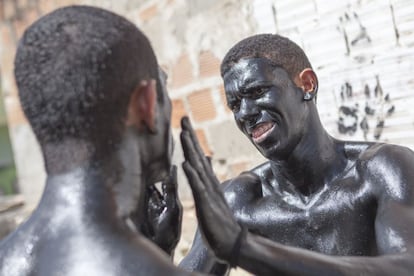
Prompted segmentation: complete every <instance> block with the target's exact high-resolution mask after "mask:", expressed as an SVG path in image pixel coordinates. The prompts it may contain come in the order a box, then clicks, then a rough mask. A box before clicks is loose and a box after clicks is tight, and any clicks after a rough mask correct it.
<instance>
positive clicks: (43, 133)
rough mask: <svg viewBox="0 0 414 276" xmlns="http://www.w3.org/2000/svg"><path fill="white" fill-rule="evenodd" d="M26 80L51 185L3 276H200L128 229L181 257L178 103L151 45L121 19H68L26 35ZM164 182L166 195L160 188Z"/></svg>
mask: <svg viewBox="0 0 414 276" xmlns="http://www.w3.org/2000/svg"><path fill="white" fill-rule="evenodd" d="M15 77H16V81H17V87H18V91H19V97H20V101H21V104H22V107H23V110H24V113H25V115H26V117H27V119H28V120H29V122H30V125H31V126H32V128H33V131H34V133H35V135H36V138H37V140H38V142H39V144H40V147H41V150H42V154H43V157H44V161H45V169H46V173H47V180H46V187H45V190H44V193H43V196H42V198H41V201H40V203H39V205H38V206H37V208H36V209H35V210H34V212H33V214H32V215H31V216H30V217H29V219H28V220H27V221H26V222H24V223H23V224H22V225H21V226H20V227H18V229H17V230H16V231H14V232H13V233H12V234H10V235H9V236H8V237H7V238H5V239H4V240H2V241H1V243H0V275H2V276H23V275H42V276H44V275H82V276H84V275H99V276H103V275H116V276H119V275H187V274H189V273H188V272H185V271H182V270H180V269H178V268H177V267H175V266H174V265H173V264H172V263H171V260H170V259H169V257H168V256H167V254H165V253H164V252H162V251H161V250H160V249H159V248H157V247H156V246H155V245H154V244H152V243H151V242H149V241H148V240H147V239H146V238H145V237H144V236H143V235H141V234H139V233H138V232H136V231H134V230H133V228H132V227H130V226H129V225H130V224H128V223H127V221H128V217H129V216H131V215H132V214H133V221H134V222H135V225H136V226H137V227H138V228H139V229H143V230H144V229H145V234H146V235H147V236H148V237H149V238H151V239H152V240H153V241H155V242H157V243H158V244H159V245H160V247H161V248H162V249H164V251H166V252H167V253H172V251H173V248H174V246H175V245H176V243H177V241H178V238H177V236H174V235H176V234H177V233H178V232H179V231H180V228H179V226H180V222H179V219H180V212H179V207H180V206H179V205H177V204H176V200H175V197H176V195H175V194H176V179H175V178H176V175H175V170H174V168H172V166H171V152H172V146H173V145H172V136H171V133H170V117H171V102H170V99H169V98H168V95H167V94H166V91H165V76H164V74H163V73H162V71H161V70H160V69H159V67H158V64H157V59H156V57H155V55H154V52H153V50H152V47H151V45H150V42H149V41H148V39H147V38H146V37H145V35H144V34H143V33H141V32H140V31H139V30H138V29H137V28H136V27H135V26H134V25H133V24H132V23H130V22H129V21H127V20H126V19H125V18H123V17H120V16H118V15H116V14H113V13H111V12H109V11H105V10H102V9H99V8H94V7H87V6H71V7H65V8H61V9H58V10H56V11H54V12H52V13H50V14H47V15H45V16H43V17H42V18H40V19H39V20H38V21H36V22H35V23H34V24H32V25H31V26H30V27H29V28H28V29H27V30H26V31H25V33H24V35H23V38H22V39H21V41H20V42H19V46H18V49H17V54H16V59H15ZM161 180H165V181H164V193H163V194H161V193H158V192H154V191H155V190H154V189H155V188H154V187H153V186H152V185H153V184H154V183H156V182H158V181H161ZM150 187H152V188H150ZM166 195H169V196H168V197H166V199H165V200H164V199H163V198H162V197H164V196H166ZM168 198H169V199H168ZM164 209H168V210H170V211H171V212H167V213H169V214H173V215H172V217H171V216H167V215H161V213H162V211H163V210H164ZM171 221H175V222H176V221H178V222H179V223H175V230H174V229H173V230H172V231H171V228H170V226H173V228H174V225H171V223H170V222H171ZM166 229H169V230H170V231H166ZM160 232H161V235H160ZM171 235H172V236H171Z"/></svg>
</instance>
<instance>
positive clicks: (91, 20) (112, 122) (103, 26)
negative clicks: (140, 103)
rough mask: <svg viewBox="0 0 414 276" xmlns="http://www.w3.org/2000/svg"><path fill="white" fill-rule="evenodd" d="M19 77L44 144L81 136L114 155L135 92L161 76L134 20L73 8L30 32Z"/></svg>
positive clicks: (28, 110)
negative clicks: (112, 150)
mask: <svg viewBox="0 0 414 276" xmlns="http://www.w3.org/2000/svg"><path fill="white" fill-rule="evenodd" d="M15 76H16V81H17V86H18V89H19V96H20V101H21V104H22V107H23V110H24V112H25V114H26V116H27V118H28V120H29V122H30V124H31V126H32V128H33V130H34V132H35V134H36V136H37V138H38V140H39V142H40V144H41V145H45V144H47V143H59V142H61V141H62V140H65V139H82V140H86V141H92V142H94V143H95V144H96V145H97V146H99V147H103V148H106V149H107V150H111V149H112V148H113V146H114V145H116V144H117V143H118V142H119V139H120V135H121V133H122V130H123V128H124V124H125V123H124V122H125V120H126V117H127V115H128V112H127V111H128V104H129V101H130V97H131V94H132V93H133V92H134V91H135V90H136V88H137V87H138V86H139V85H140V84H143V86H147V88H149V86H150V82H149V80H151V79H155V80H157V79H158V65H157V60H156V57H155V55H154V52H153V50H152V48H151V45H150V43H149V41H148V39H147V38H146V37H145V35H144V34H142V33H141V32H140V31H139V30H138V29H137V28H136V27H135V26H134V25H133V24H132V23H130V22H129V21H127V20H126V19H124V18H123V17H121V16H118V15H116V14H114V13H111V12H109V11H105V10H102V9H99V8H94V7H87V6H71V7H66V8H61V9H58V10H56V11H54V12H52V13H50V14H48V15H46V16H44V17H42V18H41V19H39V20H38V21H37V22H35V23H34V24H33V25H31V26H30V27H29V28H28V29H27V30H26V31H25V33H24V35H23V38H22V39H21V41H20V43H19V46H18V49H17V54H16V59H15Z"/></svg>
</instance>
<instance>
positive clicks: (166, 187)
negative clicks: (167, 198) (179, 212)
mask: <svg viewBox="0 0 414 276" xmlns="http://www.w3.org/2000/svg"><path fill="white" fill-rule="evenodd" d="M162 193H163V194H164V195H166V194H173V195H174V194H176V193H177V166H176V165H173V166H172V167H171V170H170V174H169V175H168V177H167V178H166V179H165V180H164V181H163V182H162Z"/></svg>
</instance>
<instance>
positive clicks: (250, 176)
mask: <svg viewBox="0 0 414 276" xmlns="http://www.w3.org/2000/svg"><path fill="white" fill-rule="evenodd" d="M269 170H270V165H269V162H265V163H263V164H261V165H259V166H257V167H255V168H253V169H251V170H249V171H244V172H242V173H240V174H239V175H238V176H236V177H234V178H231V179H229V180H226V181H225V182H223V190H224V196H225V198H226V200H227V202H228V203H229V205H230V206H234V205H238V204H241V203H242V202H245V201H248V200H251V199H253V198H257V197H260V196H261V194H262V185H261V184H262V181H263V177H264V175H265V174H266V173H268V171H269Z"/></svg>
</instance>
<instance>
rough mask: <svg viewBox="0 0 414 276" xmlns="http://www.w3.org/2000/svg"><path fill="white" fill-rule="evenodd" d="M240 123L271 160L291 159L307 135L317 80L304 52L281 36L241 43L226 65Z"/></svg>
mask: <svg viewBox="0 0 414 276" xmlns="http://www.w3.org/2000/svg"><path fill="white" fill-rule="evenodd" d="M221 75H222V77H223V80H224V87H225V91H226V98H227V104H228V106H229V107H230V108H231V109H232V111H233V114H234V117H235V120H236V123H237V125H238V127H239V128H240V129H241V131H242V132H243V133H244V134H245V135H246V136H247V137H248V138H249V139H250V140H251V142H252V143H253V144H254V145H255V146H256V147H257V149H258V150H259V151H260V152H261V153H262V154H263V155H264V156H265V157H267V158H276V159H281V158H286V157H287V156H289V155H290V153H291V152H292V150H294V149H295V147H296V145H298V144H299V142H300V140H301V138H302V137H303V135H304V133H305V132H306V127H307V125H308V122H310V121H309V118H310V117H309V114H310V113H309V112H310V109H309V108H310V106H311V105H312V104H313V101H310V99H312V98H314V96H315V95H316V91H317V84H318V81H317V78H316V75H315V73H314V72H313V70H312V69H311V65H310V63H309V60H308V58H307V57H306V55H305V53H304V52H303V50H302V49H301V48H300V47H299V46H297V45H296V44H295V43H293V42H292V41H290V40H289V39H287V38H284V37H281V36H279V35H270V34H264V35H256V36H252V37H249V38H246V39H244V40H242V41H240V42H239V43H237V44H236V45H235V46H234V47H233V48H231V49H230V50H229V52H228V53H227V55H226V56H225V58H224V60H223V62H222V65H221Z"/></svg>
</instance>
